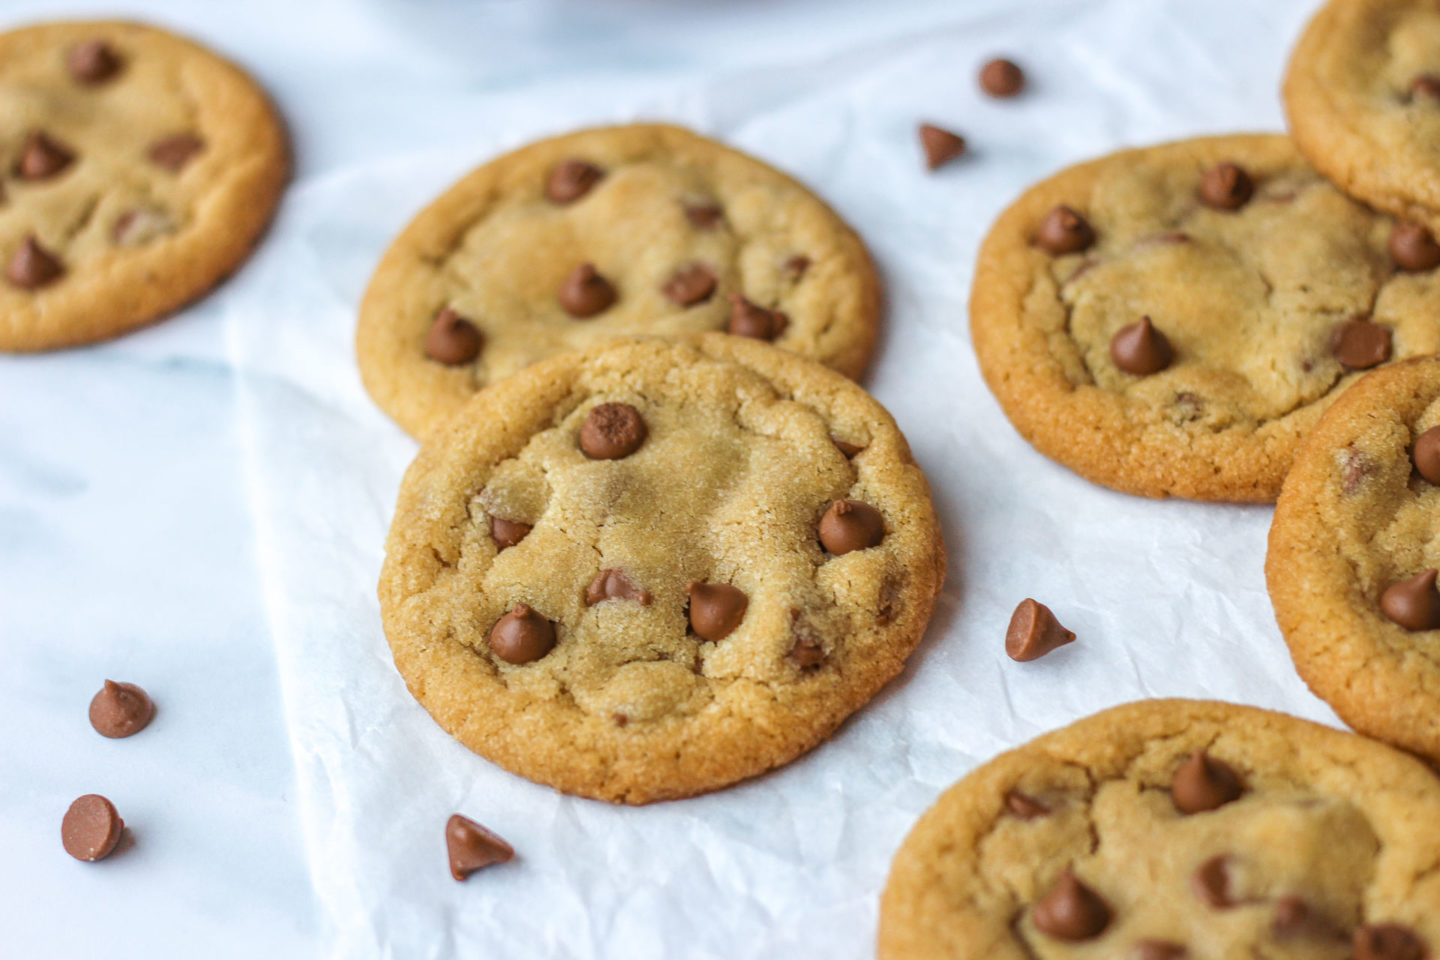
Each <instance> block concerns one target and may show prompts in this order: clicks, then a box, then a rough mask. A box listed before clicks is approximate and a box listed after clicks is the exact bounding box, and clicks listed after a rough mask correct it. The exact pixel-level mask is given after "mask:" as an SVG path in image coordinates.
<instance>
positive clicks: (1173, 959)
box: [1130, 940, 1187, 960]
mask: <svg viewBox="0 0 1440 960" xmlns="http://www.w3.org/2000/svg"><path fill="white" fill-rule="evenodd" d="M1186 953H1187V951H1186V949H1185V948H1184V947H1183V946H1182V945H1180V944H1178V943H1174V942H1173V941H1170V940H1137V941H1135V949H1133V950H1131V951H1130V957H1131V960H1181V958H1182V957H1184V956H1185V954H1186Z"/></svg>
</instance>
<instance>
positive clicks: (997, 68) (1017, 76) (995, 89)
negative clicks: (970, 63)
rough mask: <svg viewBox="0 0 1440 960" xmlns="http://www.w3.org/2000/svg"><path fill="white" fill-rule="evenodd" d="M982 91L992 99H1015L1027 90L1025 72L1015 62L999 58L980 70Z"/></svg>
mask: <svg viewBox="0 0 1440 960" xmlns="http://www.w3.org/2000/svg"><path fill="white" fill-rule="evenodd" d="M980 89H981V90H984V91H985V92H986V93H988V94H989V95H990V96H992V97H1001V98H1004V97H1013V96H1015V95H1016V94H1017V93H1019V92H1020V91H1022V90H1024V89H1025V71H1023V70H1021V69H1020V66H1019V65H1018V64H1016V63H1015V62H1014V61H1013V60H1006V59H1004V58H1003V57H997V58H995V59H994V60H991V61H990V62H989V63H987V64H985V66H983V67H981V68H980Z"/></svg>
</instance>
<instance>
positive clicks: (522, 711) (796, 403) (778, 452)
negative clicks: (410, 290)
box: [380, 334, 945, 804]
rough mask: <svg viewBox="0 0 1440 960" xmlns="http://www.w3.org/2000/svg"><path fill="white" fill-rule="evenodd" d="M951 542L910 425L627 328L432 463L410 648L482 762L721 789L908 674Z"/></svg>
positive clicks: (407, 492) (797, 367)
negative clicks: (633, 334)
mask: <svg viewBox="0 0 1440 960" xmlns="http://www.w3.org/2000/svg"><path fill="white" fill-rule="evenodd" d="M944 573H945V554H944V547H943V544H942V542H941V537H940V528H939V526H938V523H937V521H936V517H935V511H934V507H933V506H932V504H931V502H930V493H929V488H928V487H927V485H926V483H925V478H924V475H923V474H922V473H921V472H920V469H919V467H917V466H916V465H915V463H914V461H913V460H912V459H911V457H910V451H909V448H908V447H907V445H906V443H905V439H904V437H902V436H901V434H900V431H899V430H898V429H897V428H896V426H895V422H894V421H893V420H892V419H891V417H890V415H889V414H888V413H886V412H885V410H884V408H883V407H881V406H880V404H878V403H877V402H876V401H875V400H874V399H872V398H871V397H870V396H868V395H867V394H866V393H865V392H864V391H863V390H861V389H860V388H859V387H858V386H856V385H855V384H854V383H852V382H850V381H849V380H846V379H845V378H844V377H842V376H840V375H839V374H837V373H834V372H833V371H830V370H827V369H826V368H824V367H822V366H820V365H819V364H816V363H813V362H811V361H809V360H806V359H804V358H802V357H798V356H796V355H794V354H792V353H789V352H787V351H783V350H779V349H777V348H774V347H771V346H768V345H766V344H763V343H759V342H757V341H753V340H747V339H743V338H740V337H732V336H728V335H725V334H703V335H696V336H694V337H693V338H690V339H687V340H685V341H683V342H672V341H669V340H663V339H660V338H644V339H624V340H617V341H612V342H610V343H608V344H602V345H600V346H597V347H593V348H591V349H590V350H589V351H585V352H580V353H569V354H562V355H559V356H556V357H553V358H551V359H548V360H545V361H542V362H540V363H538V364H535V365H533V366H531V367H529V368H527V369H526V370H524V371H522V372H520V373H518V374H515V375H514V376H511V377H508V378H506V379H505V380H502V381H500V382H499V383H497V384H495V385H493V386H490V387H488V388H486V389H485V390H484V391H482V392H481V393H480V394H478V395H477V396H476V397H474V398H473V399H472V400H471V401H470V402H469V404H468V405H467V406H466V407H464V409H463V410H462V412H461V413H459V414H457V415H456V416H455V417H453V418H452V419H451V420H449V421H447V422H446V424H445V425H444V426H443V428H441V429H438V430H436V431H435V432H434V433H433V435H432V436H431V437H430V438H429V439H428V440H427V441H426V442H425V444H424V446H423V447H422V448H421V450H420V454H419V456H418V457H417V458H416V460H415V462H414V464H413V465H412V466H411V467H410V469H409V471H408V472H407V473H406V475H405V481H404V483H403V485H402V486H401V490H400V498H399V504H398V506H397V507H396V512H395V520H394V524H393V526H392V527H391V529H390V537H389V542H388V545H387V549H386V559H385V566H384V570H383V573H382V575H381V580H380V606H381V611H382V613H383V615H384V621H385V632H386V635H387V636H388V637H389V640H390V647H391V650H392V652H393V653H394V656H395V664H396V666H397V667H398V668H399V670H400V673H401V675H403V676H404V678H405V681H406V683H407V684H408V685H409V687H410V691H411V692H412V693H413V694H414V695H415V697H416V698H417V699H418V700H419V701H420V702H421V703H422V704H423V705H424V706H425V708H426V709H427V710H429V711H430V713H431V715H432V716H434V718H435V719H436V721H438V722H439V724H440V725H441V726H442V727H444V728H445V729H446V730H448V731H449V732H450V733H451V734H453V735H454V736H455V737H456V738H457V739H459V740H460V741H461V742H462V743H464V744H465V745H466V746H467V747H469V748H470V749H472V750H474V751H475V752H477V753H479V754H481V755H483V756H485V757H487V758H489V759H490V760H493V761H494V762H496V763H498V764H500V765H501V766H503V767H505V768H506V769H507V770H510V771H512V772H514V773H518V774H520V775H522V776H525V777H529V778H530V779H532V780H535V781H538V782H540V783H545V784H549V785H550V786H553V787H555V788H556V789H558V790H562V791H565V792H567V793H575V794H580V795H582V796H587V797H594V798H597V799H602V800H609V801H613V802H623V803H632V804H641V803H648V802H651V801H655V800H666V799H673V798H677V797H685V796H690V795H693V794H697V793H703V792H705V791H709V790H716V789H719V788H720V787H724V786H726V785H728V784H731V783H734V782H736V781H737V780H742V779H744V778H746V777H751V776H754V775H756V774H759V773H763V772H764V771H766V770H769V769H770V768H772V767H775V766H778V765H780V764H783V763H786V762H787V761H789V760H791V759H793V758H794V757H796V756H797V755H799V754H801V753H803V752H804V751H806V750H809V749H810V748H811V747H814V746H815V745H816V744H818V743H819V742H820V741H821V740H823V739H825V737H826V736H828V735H829V734H830V732H831V731H833V730H834V729H835V727H836V726H838V725H839V724H840V722H841V721H842V720H844V719H845V717H846V716H848V715H849V714H850V713H851V712H853V711H854V710H856V709H857V708H858V707H860V705H861V704H863V703H865V702H866V701H867V700H868V699H870V697H871V696H873V695H874V694H875V693H876V691H878V690H879V689H880V688H881V687H882V686H883V685H884V684H885V683H886V682H887V681H889V680H890V679H891V678H892V677H894V676H895V675H896V674H897V673H899V672H900V670H901V668H902V667H903V665H904V663H905V659H906V657H907V656H908V655H909V654H910V652H911V650H913V649H914V647H915V645H916V644H917V643H918V642H919V640H920V637H921V635H922V634H923V632H924V630H925V625H926V623H927V621H928V620H929V618H930V613H931V610H932V609H933V607H934V604H935V598H936V595H937V593H938V592H939V590H940V586H941V581H942V580H943V578H944Z"/></svg>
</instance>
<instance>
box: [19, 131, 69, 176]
mask: <svg viewBox="0 0 1440 960" xmlns="http://www.w3.org/2000/svg"><path fill="white" fill-rule="evenodd" d="M74 161H75V151H73V150H71V149H70V148H69V147H67V146H65V145H64V144H63V143H60V142H59V141H57V140H54V139H52V138H51V137H50V136H48V135H47V134H46V133H45V131H44V130H32V131H30V135H29V136H27V137H26V138H25V147H24V148H23V149H22V150H21V151H20V159H19V160H18V161H16V163H15V176H17V177H19V178H20V179H21V180H49V179H50V178H51V177H54V176H57V175H58V174H60V173H61V172H62V171H64V169H65V168H66V167H68V166H70V164H71V163H73V162H74Z"/></svg>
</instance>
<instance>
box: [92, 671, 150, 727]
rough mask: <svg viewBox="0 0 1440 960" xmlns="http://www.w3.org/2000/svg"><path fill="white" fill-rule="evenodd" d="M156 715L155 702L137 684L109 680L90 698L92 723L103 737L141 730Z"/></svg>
mask: <svg viewBox="0 0 1440 960" xmlns="http://www.w3.org/2000/svg"><path fill="white" fill-rule="evenodd" d="M154 715H155V704H153V703H151V702H150V698H149V697H148V696H146V694H145V691H144V690H141V689H140V688H139V687H137V686H135V684H133V683H116V682H115V681H114V680H106V681H105V686H103V687H101V688H100V692H99V693H97V694H95V696H94V698H93V699H92V700H91V701H90V726H92V727H94V728H95V732H96V733H98V734H100V736H102V737H110V738H112V739H118V738H120V737H128V736H131V735H132V734H136V733H139V732H140V731H141V730H144V729H145V726H146V724H148V723H149V722H150V718H151V717H153V716H154Z"/></svg>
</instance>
